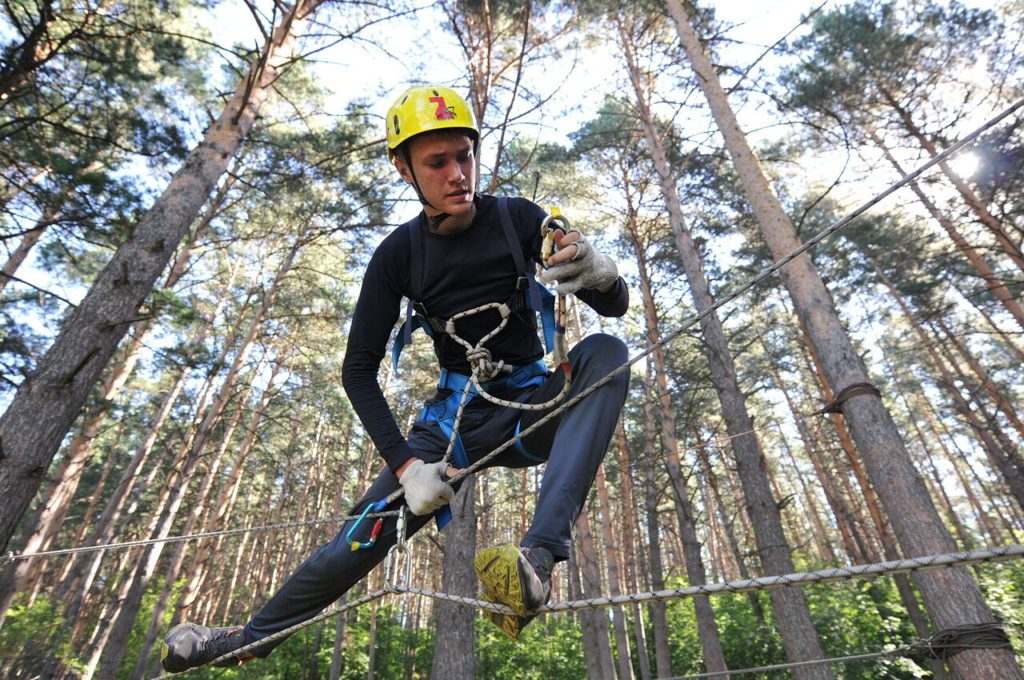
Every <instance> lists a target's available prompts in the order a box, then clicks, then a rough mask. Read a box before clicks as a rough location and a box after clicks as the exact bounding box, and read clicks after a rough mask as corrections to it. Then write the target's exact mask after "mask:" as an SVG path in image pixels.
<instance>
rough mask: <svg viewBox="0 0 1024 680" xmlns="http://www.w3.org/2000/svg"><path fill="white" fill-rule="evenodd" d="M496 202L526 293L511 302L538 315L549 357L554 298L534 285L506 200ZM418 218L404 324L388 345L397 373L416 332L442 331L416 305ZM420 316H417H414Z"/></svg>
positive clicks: (420, 263) (413, 232)
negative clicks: (522, 299)
mask: <svg viewBox="0 0 1024 680" xmlns="http://www.w3.org/2000/svg"><path fill="white" fill-rule="evenodd" d="M497 201H498V216H499V218H500V222H501V228H502V231H503V232H504V234H505V240H506V241H507V242H508V247H509V251H510V252H511V254H512V259H513V260H514V261H515V264H516V276H518V277H519V279H521V280H525V281H526V289H525V290H522V291H521V290H518V289H517V291H516V293H515V294H514V295H513V298H516V297H517V296H520V295H522V296H523V297H525V299H526V302H527V306H528V307H529V308H530V309H532V310H533V311H534V312H536V313H537V314H539V315H540V320H541V327H542V329H543V331H544V352H545V353H546V354H550V353H551V352H552V350H553V349H554V347H555V295H554V294H553V293H552V292H551V291H550V290H548V289H547V288H545V287H544V286H542V285H540V284H539V283H537V279H536V277H534V275H533V271H532V270H531V269H530V268H529V267H527V262H526V258H525V257H523V246H522V244H521V243H520V242H519V237H518V236H517V235H516V230H515V226H514V225H513V224H512V216H511V214H510V213H509V211H508V199H507V198H506V197H504V196H501V197H499V198H498V199H497ZM422 222H423V221H422V220H421V219H419V218H417V219H415V220H412V221H411V222H408V223H407V224H409V236H410V242H411V249H410V258H409V285H410V290H409V296H410V297H409V303H408V305H407V306H406V309H405V322H404V323H403V324H402V325H401V326H399V328H398V331H397V332H396V333H395V341H394V343H393V344H392V345H391V367H392V368H393V369H394V371H395V372H396V373H397V372H398V360H399V358H400V357H401V356H402V350H404V349H405V348H406V346H408V345H409V344H410V343H411V342H412V334H413V332H415V331H416V329H417V328H422V329H423V330H424V331H425V332H426V334H427V335H429V336H430V337H434V335H435V334H436V333H437V332H438V330H439V329H440V328H441V326H440V325H438V326H437V327H432V326H431V322H432V321H434V322H437V320H436V319H432V318H431V317H428V316H427V315H426V310H425V309H424V308H423V306H422V305H421V304H419V303H418V300H419V298H420V296H421V295H422V294H423V276H424V272H423V224H422ZM417 312H419V313H417Z"/></svg>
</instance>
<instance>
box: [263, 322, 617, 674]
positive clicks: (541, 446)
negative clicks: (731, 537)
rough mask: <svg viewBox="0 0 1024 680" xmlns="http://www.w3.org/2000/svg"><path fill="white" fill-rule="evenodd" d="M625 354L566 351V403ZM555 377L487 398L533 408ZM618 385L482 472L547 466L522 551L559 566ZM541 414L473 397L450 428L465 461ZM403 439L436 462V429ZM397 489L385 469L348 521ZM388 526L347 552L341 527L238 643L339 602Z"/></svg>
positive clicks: (610, 340)
mask: <svg viewBox="0 0 1024 680" xmlns="http://www.w3.org/2000/svg"><path fill="white" fill-rule="evenodd" d="M627 357H628V353H627V351H626V346H625V344H624V343H623V342H622V341H621V340H619V339H618V338H615V337H612V336H610V335H603V334H598V335H591V336H588V337H587V338H585V339H584V340H583V341H582V342H580V343H579V344H578V345H576V346H575V347H573V349H572V350H571V351H570V352H569V363H570V367H571V371H572V377H573V381H572V387H571V388H570V390H569V395H568V397H567V398H572V397H573V396H575V395H576V394H578V393H579V392H580V391H581V390H583V389H584V388H585V387H587V386H589V385H592V384H593V383H595V382H597V381H598V380H600V379H601V378H603V377H604V376H606V375H607V374H608V373H610V372H611V371H612V370H614V369H615V368H617V367H618V366H619V365H621V364H622V363H624V362H625V361H626V359H627ZM562 380H563V379H562V373H561V371H556V372H555V373H553V374H551V375H550V376H549V377H548V379H547V380H546V381H545V382H544V384H542V385H540V386H539V387H535V388H529V389H527V390H525V391H520V392H515V393H513V394H508V395H505V394H496V395H495V396H501V397H503V398H509V399H517V400H519V401H528V402H534V403H540V402H544V401H547V400H548V399H550V398H552V397H553V396H554V395H556V394H558V392H559V391H560V390H561V388H562ZM628 387H629V372H628V371H623V372H622V373H620V374H619V375H617V376H615V378H613V379H612V380H611V381H610V382H608V383H607V384H605V385H603V386H601V387H600V388H598V389H597V390H595V391H594V393H593V394H591V395H589V396H587V397H586V398H585V399H583V400H582V401H580V402H579V403H578V404H576V405H574V406H573V407H572V408H569V409H567V410H566V411H564V412H563V413H562V414H561V415H560V416H559V417H558V418H552V419H551V420H550V421H549V422H547V423H545V424H544V425H543V426H541V427H540V428H538V430H537V431H536V432H533V433H531V434H530V435H529V436H527V437H526V438H525V445H526V450H527V453H528V454H529V458H526V457H524V456H523V454H522V453H520V452H519V451H518V450H516V448H514V447H511V448H509V449H508V450H506V451H504V452H503V453H502V454H501V455H499V456H497V457H496V458H495V459H494V460H492V461H491V462H490V463H489V466H504V467H526V466H529V465H537V464H539V463H541V462H544V461H547V469H546V470H545V471H544V477H543V480H542V482H541V487H540V494H539V496H538V498H537V505H536V508H535V510H534V515H533V523H532V524H531V525H530V528H529V530H528V531H527V532H526V536H524V537H523V539H522V541H521V546H522V547H526V548H529V547H534V546H542V547H544V548H547V549H548V550H550V551H551V554H552V555H554V556H555V560H557V561H560V560H565V559H568V557H569V542H570V540H571V538H572V527H573V524H575V522H576V518H577V517H579V514H580V511H581V510H582V508H583V504H584V503H585V502H586V500H587V495H588V494H589V493H590V487H591V486H592V485H593V483H594V476H595V475H596V474H597V468H598V466H599V465H600V464H601V460H602V459H603V458H604V455H605V451H606V450H607V449H608V443H609V442H610V441H611V438H612V434H613V433H614V431H615V425H616V423H617V422H618V418H619V413H620V412H621V411H622V405H623V404H624V403H625V400H626V391H627V389H628ZM445 396H447V393H446V394H438V395H437V396H436V397H435V399H436V398H443V397H445ZM543 415H544V413H543V412H534V411H517V410H513V409H507V408H503V407H499V406H495V405H493V404H491V403H490V402H488V401H486V400H484V399H482V398H480V397H476V398H474V399H473V400H472V401H471V402H470V403H469V405H468V406H467V407H466V410H465V413H464V414H463V417H462V422H461V425H460V428H459V432H460V435H461V436H462V442H463V444H464V446H465V447H466V453H467V454H468V456H469V460H470V462H475V461H477V460H479V459H480V458H482V457H483V456H485V455H486V454H487V453H489V452H490V451H492V450H494V449H495V448H496V447H498V446H499V445H501V444H502V443H504V442H506V441H508V440H509V439H511V438H512V437H513V436H514V435H515V432H516V426H517V424H519V425H520V428H521V429H523V430H525V429H526V428H528V427H529V426H530V425H532V424H533V423H535V422H536V421H538V420H539V419H540V418H542V417H543ZM520 418H521V419H522V422H521V423H520ZM408 441H409V445H410V446H411V447H412V448H413V450H414V451H416V452H417V454H418V456H419V457H420V458H422V459H423V460H425V461H427V462H435V461H438V460H441V458H443V457H444V452H445V450H446V449H447V447H448V437H446V436H445V435H444V433H443V432H441V429H440V427H439V426H438V424H437V423H425V422H422V421H420V422H417V423H415V424H414V425H413V427H412V430H411V432H410V433H409V436H408ZM400 486H401V485H400V484H399V483H398V479H397V478H396V477H395V475H394V474H393V473H392V472H391V471H390V470H388V469H385V470H384V471H383V472H382V473H381V474H380V476H378V477H377V479H376V481H374V482H373V484H371V485H370V488H369V490H368V491H367V492H366V495H365V496H364V497H363V499H362V501H360V502H359V504H358V505H356V506H355V508H353V510H352V512H351V514H353V515H354V514H358V513H360V512H362V511H363V509H365V508H366V507H367V505H369V504H372V503H375V502H377V501H379V500H381V499H383V498H386V497H387V496H388V495H389V494H391V493H392V492H393V491H395V490H396V489H398V488H399V487H400ZM400 504H401V501H400V500H399V501H396V502H395V503H393V504H392V505H391V506H389V507H388V510H394V509H397V508H398V507H399V505H400ZM430 519H431V518H430V516H429V515H424V516H416V515H411V514H410V515H409V516H408V520H409V521H408V527H407V532H408V534H409V535H410V536H411V535H412V534H413V533H415V532H416V531H418V530H419V529H420V528H421V527H423V526H424V525H426V523H427V522H428V521H430ZM396 521H397V520H396V518H394V517H388V518H385V522H384V525H383V527H382V530H381V532H380V536H379V537H378V539H377V541H376V543H374V545H373V547H371V548H369V549H366V550H356V551H353V550H352V549H351V547H350V546H349V545H348V544H347V543H346V541H345V535H346V533H347V532H348V530H349V527H350V526H351V524H350V523H346V524H345V525H344V526H342V527H341V530H340V531H339V532H338V534H337V535H336V536H335V537H334V539H333V540H331V541H330V542H329V543H327V544H326V545H324V546H322V547H321V548H320V549H318V550H317V551H316V552H315V553H313V555H312V556H310V557H309V559H307V560H306V561H305V562H303V563H302V564H301V565H300V566H299V568H298V569H297V570H296V571H295V573H294V574H293V575H292V576H291V578H289V579H288V580H287V581H286V582H285V583H284V585H283V586H281V589H280V590H279V591H278V592H277V593H276V594H275V595H274V596H273V597H272V598H271V599H270V601H269V602H267V603H266V604H265V605H264V606H263V608H262V609H260V611H259V612H258V613H257V614H256V616H254V617H253V619H252V621H250V622H249V623H248V624H247V625H246V626H245V639H246V642H247V643H249V642H255V641H257V640H260V639H262V638H264V637H267V636H268V635H271V634H273V633H276V632H278V631H281V630H284V629H285V628H289V627H291V626H294V625H296V624H298V623H301V622H302V621H306V620H308V619H310V618H312V617H314V616H316V615H317V614H318V613H320V612H321V611H322V610H323V609H324V608H326V607H327V606H328V605H330V604H331V603H332V602H334V601H335V600H337V599H338V598H339V597H341V595H342V594H344V593H345V592H347V591H348V589H349V588H351V587H352V586H353V585H355V584H356V583H357V582H358V581H360V580H361V579H362V578H363V577H364V576H366V574H367V573H369V571H370V570H371V569H373V567H375V566H376V565H377V564H379V563H380V562H381V561H382V560H383V559H384V557H385V556H386V555H387V552H388V549H389V548H391V546H392V545H394V543H395V536H396V528H395V524H396ZM372 525H373V521H372V520H367V521H365V522H364V523H363V526H362V527H360V532H359V534H360V535H359V536H357V537H355V538H358V539H359V540H364V541H365V540H366V538H367V536H366V534H368V533H369V531H370V528H371V526H372ZM281 642H283V640H275V641H273V642H270V643H268V644H267V645H266V646H265V647H263V648H261V649H260V650H259V651H258V652H257V655H258V656H266V655H267V654H269V653H270V651H271V650H272V649H273V648H274V647H276V646H277V645H278V644H280V643H281Z"/></svg>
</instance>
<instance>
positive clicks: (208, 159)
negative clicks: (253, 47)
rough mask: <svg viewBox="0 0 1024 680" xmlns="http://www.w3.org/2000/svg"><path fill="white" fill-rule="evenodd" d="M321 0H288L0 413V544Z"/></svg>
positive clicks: (4, 543)
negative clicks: (200, 133)
mask: <svg viewBox="0 0 1024 680" xmlns="http://www.w3.org/2000/svg"><path fill="white" fill-rule="evenodd" d="M320 2H322V0H298V1H297V2H296V3H295V5H294V6H293V7H292V8H291V10H289V11H287V12H286V13H285V14H284V16H283V18H282V20H281V24H280V25H279V26H278V27H277V28H276V29H275V30H274V32H273V35H272V36H271V37H270V39H269V40H268V41H267V42H266V44H265V45H264V48H263V50H262V54H261V55H260V57H259V58H257V60H256V61H255V62H254V63H253V65H252V67H251V69H250V71H249V74H248V75H247V76H246V77H245V78H244V79H243V80H242V82H241V83H239V85H238V88H237V89H236V90H235V93H234V95H233V97H232V98H231V99H230V100H229V102H228V104H227V106H226V107H225V108H224V111H223V112H222V113H221V115H220V117H219V118H218V120H217V121H216V122H215V123H214V124H213V125H212V126H211V127H210V128H209V129H208V130H207V132H206V136H205V137H204V139H203V141H202V142H201V143H200V144H199V145H198V146H197V147H196V148H194V149H193V150H192V151H191V153H190V154H189V156H188V158H187V159H186V161H185V164H184V165H183V167H182V168H181V169H180V170H178V172H177V173H176V174H175V176H174V178H173V179H172V180H171V182H170V184H169V185H168V187H167V189H166V190H165V191H164V192H163V194H162V195H161V196H160V197H159V198H158V199H157V200H156V202H155V203H154V205H153V207H152V208H150V210H149V212H148V213H147V214H146V215H145V216H144V217H143V218H142V221H141V222H139V224H138V226H137V227H136V228H135V229H134V230H133V232H132V237H131V238H130V239H129V240H128V241H127V242H125V243H124V244H123V245H122V246H121V247H120V248H118V250H117V252H116V253H115V254H114V256H113V258H111V260H110V262H109V264H108V265H107V266H106V268H105V269H104V270H103V272H102V273H100V275H99V276H98V277H97V279H96V281H95V283H94V284H93V286H92V288H91V289H90V290H89V292H88V294H86V296H85V298H84V299H83V300H82V302H81V303H80V304H79V305H78V307H77V308H75V310H74V311H73V312H72V313H71V314H70V315H69V316H68V318H67V319H66V320H65V322H64V324H63V326H62V329H61V332H60V334H59V335H58V336H57V339H56V340H55V341H54V343H53V345H52V346H51V347H50V349H49V350H48V351H47V352H46V354H45V355H43V357H42V358H40V360H39V363H38V365H37V366H36V369H35V371H33V373H32V375H31V376H30V377H29V378H27V379H26V380H25V381H24V382H23V383H22V384H21V386H20V387H19V388H18V390H17V392H16V393H15V396H14V399H13V401H12V402H11V404H10V406H9V407H8V409H7V411H6V412H5V413H4V414H3V416H2V417H0V550H6V547H7V543H8V542H9V541H10V538H11V535H12V534H13V532H14V528H15V526H16V525H17V522H18V521H19V520H20V519H21V517H22V515H24V513H25V511H26V509H27V508H28V506H29V504H30V503H31V501H32V496H33V495H34V494H35V492H36V490H37V489H38V488H39V484H40V482H41V481H42V479H43V475H44V474H45V473H46V470H47V468H48V467H49V465H50V462H51V461H52V460H53V457H54V455H55V453H56V452H57V448H58V447H59V445H60V442H61V440H62V439H63V438H64V436H65V435H66V434H67V431H68V429H69V428H70V427H71V424H72V423H73V422H74V420H75V418H76V417H77V416H78V414H79V412H80V411H81V409H82V405H83V404H84V403H85V400H86V399H87V397H88V396H89V393H90V392H91V391H92V389H93V387H94V385H95V384H96V381H97V380H98V379H99V376H100V374H101V372H102V371H103V369H104V367H105V366H106V365H107V362H108V361H109V360H110V357H111V356H112V355H113V353H114V350H115V349H116V348H117V345H118V343H119V342H120V340H121V338H122V337H123V336H124V334H125V332H126V331H127V330H128V327H129V326H130V325H131V324H132V323H133V322H134V321H135V320H137V315H138V310H139V307H140V306H141V305H142V303H143V301H144V300H145V299H146V297H147V296H148V295H149V293H150V292H151V291H152V289H153V284H154V283H155V281H156V279H157V277H158V276H159V275H160V272H161V271H162V270H163V269H164V267H165V266H166V265H167V263H168V261H169V260H170V258H171V256H172V254H173V253H174V249H175V248H176V247H177V246H178V243H179V242H180V241H181V239H182V237H183V236H184V234H185V232H186V231H187V229H188V226H189V225H190V224H191V223H192V221H193V220H194V219H195V216H196V215H197V214H198V212H199V210H200V208H201V207H202V205H203V203H204V202H205V201H206V199H207V198H208V197H209V195H210V191H211V190H212V189H213V187H214V185H215V184H216V182H217V180H218V178H220V176H221V175H222V174H223V173H224V171H225V170H226V168H227V166H228V163H229V161H230V159H231V157H232V156H234V155H235V153H236V152H237V151H238V149H239V147H240V146H241V144H242V141H243V140H244V139H245V138H246V137H247V136H248V133H249V130H250V129H251V128H252V125H253V123H254V122H255V120H256V115H257V113H258V112H259V108H260V106H261V105H262V103H263V102H264V100H265V99H266V98H267V96H268V95H269V94H270V92H271V90H272V88H273V84H274V81H275V80H276V79H277V77H278V76H279V75H280V73H279V69H280V68H281V67H282V66H284V65H285V64H286V63H287V61H288V60H289V59H291V52H292V48H293V46H294V44H295V40H296V38H295V32H296V31H297V30H298V28H299V27H300V26H301V25H302V23H303V19H305V18H306V17H307V16H308V15H309V14H310V13H312V12H313V11H314V10H315V9H316V8H317V6H318V5H319V4H320Z"/></svg>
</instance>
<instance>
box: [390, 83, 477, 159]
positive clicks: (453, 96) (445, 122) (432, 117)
mask: <svg viewBox="0 0 1024 680" xmlns="http://www.w3.org/2000/svg"><path fill="white" fill-rule="evenodd" d="M386 122H387V128H388V160H392V159H394V157H395V150H396V149H398V147H399V146H401V145H402V143H403V142H405V141H406V140H409V139H411V138H413V137H415V136H416V135H419V134H423V133H424V132H433V131H434V130H449V129H455V130H459V129H461V130H466V132H467V134H469V136H470V138H471V139H472V140H473V144H474V146H475V145H476V144H477V142H478V141H479V140H480V131H479V130H478V129H477V127H476V120H475V119H474V118H473V110H472V109H471V108H469V104H467V103H466V100H465V99H463V98H462V97H461V96H460V95H459V94H458V93H456V92H455V90H453V89H451V88H450V87H441V86H439V85H423V86H417V87H410V88H409V89H408V90H406V91H405V92H403V93H402V95H401V96H400V97H399V98H398V99H397V100H396V101H395V103H394V104H392V105H391V108H390V109H388V115H387V119H386Z"/></svg>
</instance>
